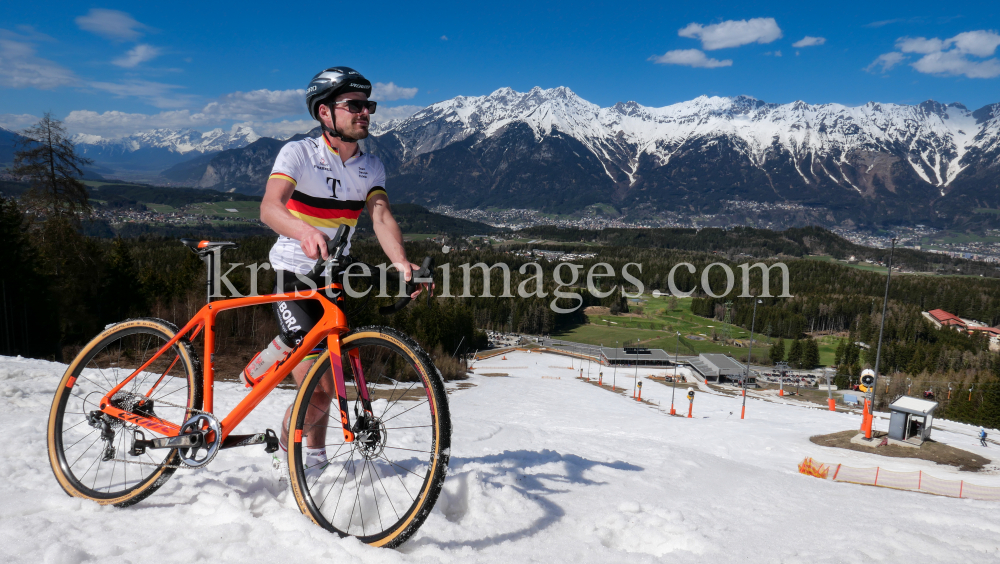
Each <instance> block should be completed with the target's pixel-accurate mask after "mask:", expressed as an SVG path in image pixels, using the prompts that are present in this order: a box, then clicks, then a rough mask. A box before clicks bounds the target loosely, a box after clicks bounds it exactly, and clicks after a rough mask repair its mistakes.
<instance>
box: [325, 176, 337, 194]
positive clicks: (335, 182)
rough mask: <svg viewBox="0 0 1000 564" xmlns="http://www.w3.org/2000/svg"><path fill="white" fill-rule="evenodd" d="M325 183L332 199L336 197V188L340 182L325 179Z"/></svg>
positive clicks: (334, 179) (333, 179)
mask: <svg viewBox="0 0 1000 564" xmlns="http://www.w3.org/2000/svg"><path fill="white" fill-rule="evenodd" d="M326 183H327V184H329V185H330V191H331V192H333V197H334V198H336V197H337V186H340V180H339V179H337V178H330V177H329V176H327V177H326Z"/></svg>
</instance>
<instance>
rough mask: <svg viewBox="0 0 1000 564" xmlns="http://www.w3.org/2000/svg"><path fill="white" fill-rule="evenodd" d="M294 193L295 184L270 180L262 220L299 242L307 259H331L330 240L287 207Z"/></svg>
mask: <svg viewBox="0 0 1000 564" xmlns="http://www.w3.org/2000/svg"><path fill="white" fill-rule="evenodd" d="M294 191H295V184H292V183H291V182H289V181H288V180H283V179H280V178H271V179H269V180H268V181H267V187H266V188H265V189H264V199H263V200H261V202H260V220H261V221H263V222H264V223H265V224H266V225H267V226H268V227H270V228H271V229H273V230H274V231H276V232H277V233H278V234H279V235H284V236H285V237H290V238H292V239H295V240H296V241H298V242H299V245H300V246H301V247H302V252H304V253H305V254H306V256H307V257H309V258H311V259H318V258H319V257H320V255H322V256H323V258H329V251H328V250H327V247H326V242H327V241H328V240H329V238H328V237H327V236H326V235H325V234H324V233H323V232H322V231H320V230H319V229H316V228H315V227H313V226H312V225H309V224H308V223H306V222H304V221H302V220H301V219H299V218H297V217H295V216H294V215H292V214H291V212H289V211H288V208H286V207H285V204H287V203H288V199H289V198H291V197H292V192H294ZM397 229H398V226H397Z"/></svg>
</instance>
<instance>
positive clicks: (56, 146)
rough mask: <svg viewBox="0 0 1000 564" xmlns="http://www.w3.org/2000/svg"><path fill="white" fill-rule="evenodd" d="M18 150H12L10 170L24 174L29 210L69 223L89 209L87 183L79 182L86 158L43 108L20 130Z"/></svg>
mask: <svg viewBox="0 0 1000 564" xmlns="http://www.w3.org/2000/svg"><path fill="white" fill-rule="evenodd" d="M21 136H22V139H21V140H20V142H19V145H20V146H21V150H19V151H17V152H16V153H15V154H14V167H13V168H12V169H11V170H10V173H11V174H13V175H15V176H20V177H27V178H28V179H29V181H30V183H31V188H30V189H29V190H28V192H27V193H26V194H25V196H24V199H23V201H24V204H25V206H26V207H27V208H28V210H29V211H31V212H34V213H35V214H40V215H45V216H46V217H49V218H56V217H57V218H65V219H69V220H70V221H71V222H73V223H77V222H78V221H79V215H80V214H89V213H90V212H91V207H90V202H89V201H88V199H87V187H86V186H84V184H83V183H82V182H80V180H79V179H80V177H82V176H83V170H82V168H81V167H83V166H85V165H88V164H90V163H91V162H92V161H91V160H90V159H87V158H84V157H80V156H78V155H77V154H76V149H75V148H74V147H73V143H72V142H70V140H69V139H67V138H66V130H65V129H64V128H63V124H62V122H61V121H59V120H57V119H54V118H53V117H52V114H51V113H49V112H46V113H45V115H44V116H43V117H42V119H41V120H39V121H38V123H36V124H35V125H33V126H31V127H29V128H27V129H25V130H24V131H22V132H21Z"/></svg>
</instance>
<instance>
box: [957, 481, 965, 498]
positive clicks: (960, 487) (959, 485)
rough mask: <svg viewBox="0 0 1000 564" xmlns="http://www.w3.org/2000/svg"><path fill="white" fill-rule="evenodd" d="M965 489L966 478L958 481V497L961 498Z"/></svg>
mask: <svg viewBox="0 0 1000 564" xmlns="http://www.w3.org/2000/svg"><path fill="white" fill-rule="evenodd" d="M964 489H965V480H962V481H961V482H959V483H958V497H959V498H961V497H962V490H964Z"/></svg>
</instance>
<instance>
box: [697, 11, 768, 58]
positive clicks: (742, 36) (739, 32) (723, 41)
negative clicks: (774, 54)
mask: <svg viewBox="0 0 1000 564" xmlns="http://www.w3.org/2000/svg"><path fill="white" fill-rule="evenodd" d="M677 35H679V36H681V37H690V38H692V39H700V40H701V46H702V48H704V49H705V50H708V51H713V50H715V49H725V48H727V47H739V46H740V45H747V44H750V43H770V42H772V41H774V40H775V39H780V38H781V28H779V27H778V22H776V21H774V18H753V19H750V20H727V21H724V22H722V23H717V24H711V25H705V26H703V25H701V24H697V23H691V24H688V26H687V27H685V28H683V29H681V30H679V31H678V32H677Z"/></svg>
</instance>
